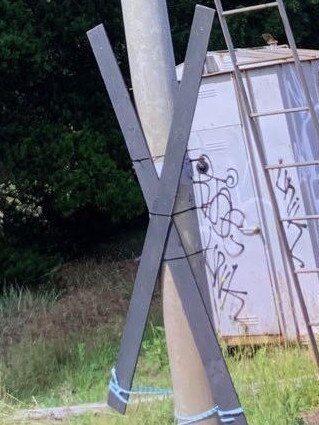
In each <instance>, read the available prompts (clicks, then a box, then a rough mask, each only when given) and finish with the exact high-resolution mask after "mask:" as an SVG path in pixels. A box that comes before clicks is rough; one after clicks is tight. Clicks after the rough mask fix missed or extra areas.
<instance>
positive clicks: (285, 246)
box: [214, 0, 319, 369]
mask: <svg viewBox="0 0 319 425" xmlns="http://www.w3.org/2000/svg"><path fill="white" fill-rule="evenodd" d="M214 2H215V6H216V11H217V13H218V16H219V20H220V23H221V27H222V31H223V34H224V38H225V41H226V44H227V48H228V51H229V55H230V59H231V62H232V65H233V69H234V75H235V81H236V86H237V90H238V94H239V102H240V106H241V108H242V111H243V124H244V127H245V130H246V134H247V142H248V143H247V144H248V146H247V148H248V151H249V155H250V157H251V163H252V164H251V165H252V172H253V175H254V179H255V184H256V190H257V193H258V196H260V198H262V190H261V186H260V182H259V179H258V178H257V176H258V165H257V161H256V160H253V158H254V149H255V151H256V152H257V160H258V161H260V163H261V165H262V169H263V174H264V178H265V182H266V185H267V190H268V194H269V198H270V201H271V203H272V205H273V211H274V219H275V223H276V227H277V231H278V236H279V242H280V247H281V251H282V253H283V260H284V261H283V263H284V268H285V274H286V277H287V278H289V277H290V278H291V279H292V281H293V284H294V286H295V290H296V293H297V296H298V300H299V303H300V307H301V311H302V315H303V318H304V321H305V324H306V328H307V333H308V336H309V340H310V345H311V348H312V351H313V355H314V359H315V362H316V365H317V367H318V369H319V350H318V345H317V342H316V339H315V335H314V332H313V327H314V326H318V325H319V324H318V323H311V322H310V318H309V314H308V309H307V305H306V302H305V299H304V296H303V293H302V289H301V285H300V281H299V275H300V274H301V273H302V274H304V273H319V269H309V270H302V269H301V270H296V269H295V264H294V259H293V255H292V252H291V248H290V246H289V241H288V237H287V234H286V231H285V227H284V224H285V223H287V222H288V223H289V222H298V221H307V222H308V221H310V220H318V219H319V215H317V214H312V215H305V216H300V217H292V218H289V217H281V214H280V209H279V206H278V203H277V198H276V194H275V192H274V188H273V184H272V180H271V174H270V172H271V170H279V169H288V168H298V167H308V166H315V165H319V160H316V161H305V162H295V163H290V164H283V163H281V164H277V165H268V164H267V159H266V154H265V151H264V147H263V142H262V136H261V132H260V128H259V118H261V117H265V116H272V115H280V114H290V113H296V112H301V111H302V112H308V113H309V114H310V116H311V120H312V123H313V126H314V129H315V132H316V135H317V137H318V141H319V121H318V117H317V115H316V112H315V108H314V104H313V102H312V99H311V95H310V91H309V88H308V86H307V82H306V78H305V74H304V71H303V68H302V65H301V61H300V58H299V55H298V51H297V46H296V42H295V39H294V36H293V33H292V30H291V27H290V23H289V19H288V16H287V12H286V9H285V6H284V3H283V1H282V0H277V1H275V2H271V3H265V4H259V5H256V6H250V7H241V8H238V9H233V10H226V11H224V10H223V6H222V2H221V0H214ZM270 8H277V9H278V11H279V14H280V16H281V19H282V23H283V27H284V30H285V33H286V37H287V40H288V43H289V47H290V49H291V53H292V58H293V63H294V64H295V68H296V71H297V75H298V77H299V82H300V86H301V90H302V92H303V97H304V106H303V107H301V108H300V107H298V108H289V109H282V110H276V111H270V112H269V111H268V112H256V111H253V110H252V107H251V105H250V102H249V96H248V94H247V91H246V88H245V84H244V80H243V76H242V73H241V69H240V66H239V64H238V62H237V57H236V50H235V47H234V44H233V41H232V38H231V35H230V31H229V27H228V24H227V20H226V18H227V17H228V16H232V15H235V14H239V13H247V12H253V11H261V10H265V9H270ZM250 134H251V135H252V137H250ZM261 215H262V220H263V222H264V223H265V221H264V220H265V213H263V212H262V211H261ZM266 236H267V235H266ZM267 239H268V240H267ZM266 240H267V242H268V243H269V242H270V237H269V235H268V238H267V237H266Z"/></svg>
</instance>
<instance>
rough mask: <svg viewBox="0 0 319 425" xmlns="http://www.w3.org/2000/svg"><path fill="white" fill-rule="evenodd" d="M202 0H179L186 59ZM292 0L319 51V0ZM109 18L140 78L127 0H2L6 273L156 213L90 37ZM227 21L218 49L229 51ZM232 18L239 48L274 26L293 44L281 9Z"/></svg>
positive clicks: (66, 253)
mask: <svg viewBox="0 0 319 425" xmlns="http://www.w3.org/2000/svg"><path fill="white" fill-rule="evenodd" d="M256 2H257V1H252V0H241V1H237V0H225V1H224V6H225V9H229V8H234V7H239V6H248V5H252V4H255V3H256ZM196 3H198V2H196V1H195V0H169V1H168V10H169V15H170V21H171V27H172V34H173V41H174V47H175V54H176V62H177V63H179V62H181V61H183V57H184V53H185V49H186V44H187V40H188V34H189V29H190V24H191V20H192V16H193V12H194V7H195V4H196ZM199 3H201V4H205V5H207V6H211V5H212V1H211V0H210V1H208V0H205V1H199ZM285 3H286V6H287V9H288V13H289V16H290V17H291V23H292V26H293V29H294V33H295V36H296V40H297V43H298V45H300V46H302V47H311V48H318V47H319V35H317V27H316V24H317V22H318V18H319V0H303V1H301V0H286V1H285ZM101 22H103V23H104V24H105V26H106V29H107V31H108V34H109V36H110V39H111V42H112V44H113V46H114V48H115V52H116V55H117V58H118V61H119V63H120V65H121V67H122V70H123V73H124V76H125V78H126V79H127V81H128V83H129V71H128V63H127V55H126V47H125V39H124V30H123V23H122V17H121V9H120V0H108V1H102V0H90V1H88V0H77V1H74V0H59V1H57V0H0V58H1V59H0V92H1V96H0V117H1V127H0V129H1V138H0V153H1V162H0V165H1V168H0V169H1V173H0V176H1V185H0V211H1V217H0V219H1V220H2V223H1V235H0V269H1V274H2V277H4V278H6V279H8V280H12V281H13V280H17V281H21V282H24V281H33V280H37V279H39V278H40V277H41V276H43V275H44V274H45V273H47V272H48V271H49V270H51V269H52V268H54V267H55V266H56V265H57V264H59V262H61V261H63V260H65V259H68V258H71V257H73V256H77V255H80V254H81V253H85V252H87V251H88V250H89V249H90V248H91V247H92V246H94V245H95V244H97V243H99V242H102V241H105V240H106V239H107V238H108V236H109V235H111V234H112V233H114V232H115V231H116V230H117V229H118V228H119V227H121V226H125V225H128V224H129V223H131V222H132V221H134V220H138V219H139V218H140V217H142V216H143V214H145V207H144V203H143V199H142V195H141V192H140V189H139V187H138V185H137V183H136V180H135V176H134V173H133V170H132V167H131V164H130V161H129V157H128V155H127V152H126V149H125V145H124V142H123V139H122V136H121V133H120V131H119V129H118V126H117V123H116V120H115V117H114V114H113V112H112V107H111V105H110V103H109V100H108V99H107V95H106V93H105V89H104V87H103V84H102V81H101V78H100V75H99V72H98V70H97V66H96V64H95V60H94V57H93V54H92V52H91V50H90V48H89V44H88V41H87V39H86V31H87V30H88V29H90V28H92V27H93V26H94V25H96V24H99V23H101ZM216 22H217V20H216V21H215V25H214V31H213V34H212V38H211V45H210V48H211V49H221V48H224V47H225V45H224V42H223V37H222V35H221V31H220V28H219V27H218V25H217V24H216ZM230 25H231V28H232V33H233V34H234V38H235V44H236V46H257V45H262V44H264V43H263V40H262V38H261V34H262V33H263V32H271V33H273V34H274V35H275V36H276V37H277V38H279V40H280V41H281V42H285V38H284V36H283V29H282V27H281V24H280V20H279V17H278V14H276V13H275V12H274V11H267V12H263V13H259V14H258V15H256V14H253V15H252V14H249V15H238V16H236V17H234V18H232V19H230Z"/></svg>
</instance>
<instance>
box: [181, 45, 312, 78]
mask: <svg viewBox="0 0 319 425" xmlns="http://www.w3.org/2000/svg"><path fill="white" fill-rule="evenodd" d="M298 54H299V57H300V59H301V61H312V60H315V59H319V51H318V50H310V49H299V50H298ZM236 55H237V60H238V63H239V66H240V67H241V68H242V69H243V70H245V69H252V68H261V67H265V66H273V65H277V64H282V63H289V62H293V57H292V53H291V50H290V49H289V48H288V46H286V45H284V46H277V47H272V46H265V47H257V48H245V49H237V50H236ZM232 70H233V66H232V63H231V60H230V57H229V53H228V51H218V52H208V53H207V61H206V65H205V68H204V73H203V76H204V77H209V76H211V75H214V74H219V73H228V72H232ZM182 73H183V64H181V65H178V66H177V76H178V79H179V80H180V79H181V76H182Z"/></svg>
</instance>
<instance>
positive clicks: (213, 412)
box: [176, 406, 244, 425]
mask: <svg viewBox="0 0 319 425" xmlns="http://www.w3.org/2000/svg"><path fill="white" fill-rule="evenodd" d="M242 413H244V410H243V409H242V408H241V407H238V408H237V409H232V410H221V409H220V408H219V407H218V406H215V407H213V408H212V409H210V410H207V411H206V412H203V413H199V414H198V415H194V416H190V417H183V416H178V415H176V419H177V420H178V421H180V423H179V425H191V424H195V423H197V422H201V421H204V420H205V419H209V418H212V417H214V416H215V417H216V416H217V417H219V419H220V420H221V422H222V423H232V422H234V421H235V419H236V416H239V415H241V414H242Z"/></svg>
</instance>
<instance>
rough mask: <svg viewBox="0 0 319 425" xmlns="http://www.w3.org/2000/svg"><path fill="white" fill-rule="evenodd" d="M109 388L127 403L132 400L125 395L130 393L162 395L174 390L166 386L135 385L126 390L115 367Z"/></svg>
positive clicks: (169, 393)
mask: <svg viewBox="0 0 319 425" xmlns="http://www.w3.org/2000/svg"><path fill="white" fill-rule="evenodd" d="M109 390H110V391H111V392H112V393H113V394H114V395H116V397H117V398H118V399H119V400H120V401H121V402H122V403H125V404H129V403H130V401H129V400H127V399H126V398H125V397H124V396H125V395H127V396H130V395H142V396H143V395H151V396H156V395H161V396H167V395H171V394H172V393H173V392H172V390H170V389H165V388H150V387H135V388H132V389H131V390H125V389H124V388H122V387H121V386H120V384H119V381H118V379H117V376H116V370H115V368H113V369H112V370H111V380H110V383H109Z"/></svg>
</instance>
